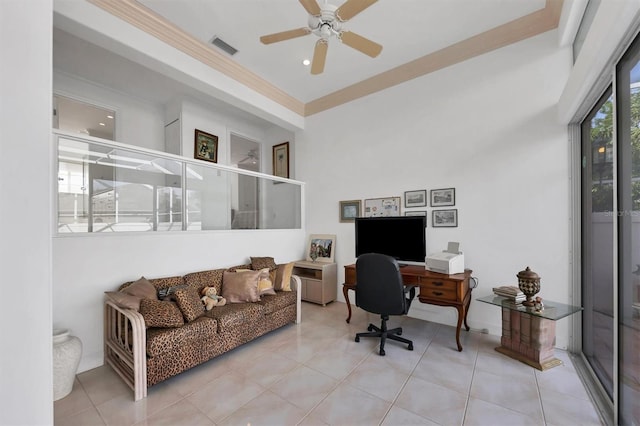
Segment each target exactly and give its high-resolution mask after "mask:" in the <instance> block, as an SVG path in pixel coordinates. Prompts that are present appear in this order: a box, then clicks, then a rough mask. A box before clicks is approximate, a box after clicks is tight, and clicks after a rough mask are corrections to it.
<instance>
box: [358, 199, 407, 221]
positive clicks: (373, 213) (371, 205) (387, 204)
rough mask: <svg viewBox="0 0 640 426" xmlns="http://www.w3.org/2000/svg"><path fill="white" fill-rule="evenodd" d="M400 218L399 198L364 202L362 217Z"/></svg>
mask: <svg viewBox="0 0 640 426" xmlns="http://www.w3.org/2000/svg"><path fill="white" fill-rule="evenodd" d="M386 216H400V197H388V198H370V199H368V200H364V217H386Z"/></svg>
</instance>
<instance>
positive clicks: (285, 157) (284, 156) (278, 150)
mask: <svg viewBox="0 0 640 426" xmlns="http://www.w3.org/2000/svg"><path fill="white" fill-rule="evenodd" d="M273 175H274V176H279V177H283V178H287V179H289V142H284V143H281V144H278V145H274V146H273Z"/></svg>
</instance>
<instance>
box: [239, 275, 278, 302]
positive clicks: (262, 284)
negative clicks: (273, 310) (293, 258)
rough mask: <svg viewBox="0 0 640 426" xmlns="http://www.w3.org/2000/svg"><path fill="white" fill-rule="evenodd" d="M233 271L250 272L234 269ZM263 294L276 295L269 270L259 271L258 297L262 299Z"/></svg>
mask: <svg viewBox="0 0 640 426" xmlns="http://www.w3.org/2000/svg"><path fill="white" fill-rule="evenodd" d="M235 271H236V272H247V271H250V269H236V270H235ZM274 272H275V271H274ZM265 294H272V295H273V294H276V291H275V290H274V289H273V281H272V280H271V272H270V271H269V268H264V269H261V270H260V275H258V295H259V296H260V297H262V296H264V295H265Z"/></svg>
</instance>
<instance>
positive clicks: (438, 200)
mask: <svg viewBox="0 0 640 426" xmlns="http://www.w3.org/2000/svg"><path fill="white" fill-rule="evenodd" d="M455 205H456V189H455V188H445V189H432V190H431V207H444V206H455Z"/></svg>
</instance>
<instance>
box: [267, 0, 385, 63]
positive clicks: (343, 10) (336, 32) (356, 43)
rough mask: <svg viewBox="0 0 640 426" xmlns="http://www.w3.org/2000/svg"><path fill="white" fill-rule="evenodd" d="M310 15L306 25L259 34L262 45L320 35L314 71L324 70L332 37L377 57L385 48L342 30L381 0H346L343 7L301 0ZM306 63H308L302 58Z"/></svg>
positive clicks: (314, 56) (316, 0)
mask: <svg viewBox="0 0 640 426" xmlns="http://www.w3.org/2000/svg"><path fill="white" fill-rule="evenodd" d="M298 1H299V2H300V4H302V6H303V7H304V8H305V10H306V11H307V13H308V14H309V18H308V19H307V27H304V28H296V29H293V30H288V31H281V32H279V33H274V34H268V35H264V36H262V37H260V41H261V42H262V43H263V44H271V43H276V42H280V41H284V40H290V39H292V38H297V37H303V36H305V35H308V34H313V35H315V36H316V37H318V40H317V41H316V46H315V49H314V53H313V60H312V61H311V74H320V73H322V72H323V71H324V65H325V61H326V57H327V47H328V44H329V39H330V38H331V37H336V38H337V39H338V40H340V41H341V42H342V43H344V44H345V45H347V46H349V47H352V48H353V49H356V50H358V51H360V52H362V53H364V54H365V55H368V56H370V57H372V58H375V57H376V56H378V55H379V54H380V52H381V51H382V45H380V44H378V43H375V42H373V41H371V40H369V39H367V38H365V37H363V36H361V35H358V34H355V33H352V32H350V31H343V30H342V23H343V22H346V21H348V20H349V19H351V18H353V17H354V16H356V15H357V14H359V13H360V12H362V11H363V10H365V9H366V8H368V7H369V6H371V5H373V4H374V3H376V2H377V1H378V0H346V1H344V3H343V4H342V5H341V6H340V7H337V6H334V5H332V4H330V3H328V1H327V0H324V3H323V4H322V6H320V5H319V4H318V0H298ZM303 64H304V65H308V63H307V62H306V61H303Z"/></svg>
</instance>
